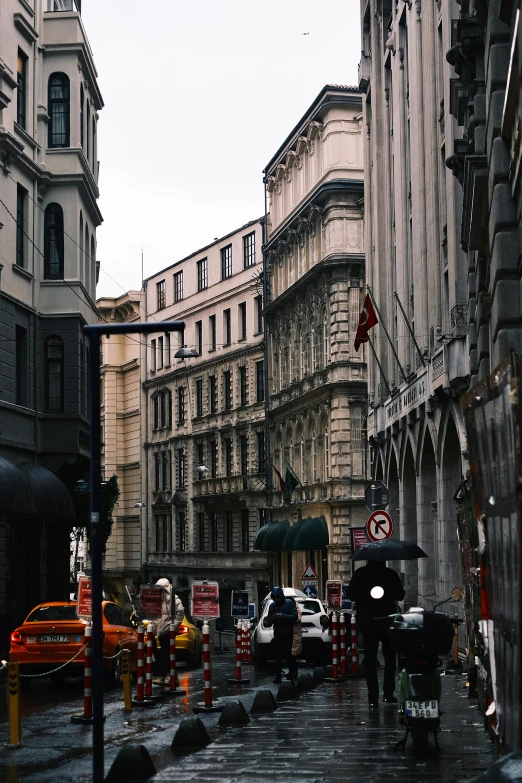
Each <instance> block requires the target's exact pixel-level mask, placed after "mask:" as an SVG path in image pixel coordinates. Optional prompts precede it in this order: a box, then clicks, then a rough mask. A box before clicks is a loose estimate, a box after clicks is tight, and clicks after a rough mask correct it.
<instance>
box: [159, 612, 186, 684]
mask: <svg viewBox="0 0 522 783" xmlns="http://www.w3.org/2000/svg"><path fill="white" fill-rule="evenodd" d="M169 663H170V668H169V685H168V688H166V689H165V691H164V693H165V694H166V695H167V696H185V695H186V693H187V691H185V690H183V688H178V675H177V674H176V626H175V625H174V623H171V624H170V628H169Z"/></svg>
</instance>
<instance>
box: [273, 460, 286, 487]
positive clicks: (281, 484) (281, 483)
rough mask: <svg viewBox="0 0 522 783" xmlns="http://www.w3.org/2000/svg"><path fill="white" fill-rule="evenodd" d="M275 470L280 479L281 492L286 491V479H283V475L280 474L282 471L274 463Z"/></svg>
mask: <svg viewBox="0 0 522 783" xmlns="http://www.w3.org/2000/svg"><path fill="white" fill-rule="evenodd" d="M274 470H275V472H276V473H277V478H278V479H279V489H280V491H281V492H284V491H285V482H284V479H283V477H282V475H281V474H280V472H279V471H278V469H277V468H276V466H275V465H274Z"/></svg>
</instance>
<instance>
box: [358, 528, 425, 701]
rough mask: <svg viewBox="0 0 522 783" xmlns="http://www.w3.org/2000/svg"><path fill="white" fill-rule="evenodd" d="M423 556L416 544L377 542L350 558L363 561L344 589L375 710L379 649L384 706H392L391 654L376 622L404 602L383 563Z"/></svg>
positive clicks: (394, 578) (393, 573)
mask: <svg viewBox="0 0 522 783" xmlns="http://www.w3.org/2000/svg"><path fill="white" fill-rule="evenodd" d="M426 556H427V555H426V554H425V553H424V552H423V551H422V549H420V548H419V547H417V545H416V544H407V542H403V541H397V540H395V541H392V540H390V539H388V540H386V541H379V542H376V543H372V544H363V545H362V546H361V547H359V548H358V549H357V551H356V552H355V553H353V554H352V558H353V560H367V561H368V562H367V564H366V565H365V566H363V567H362V568H359V569H357V571H355V572H354V574H353V576H352V579H351V581H350V584H349V585H348V597H349V598H351V600H352V601H355V604H356V607H357V625H358V628H359V631H360V633H361V634H362V638H363V646H364V673H365V677H366V685H367V687H368V703H369V706H370V707H372V708H375V707H378V706H379V681H378V679H377V652H378V650H379V644H381V646H382V654H383V657H384V682H383V691H384V702H385V703H387V704H396V703H397V698H396V697H395V696H394V690H395V653H394V651H393V648H392V645H391V641H390V638H389V636H388V631H387V629H386V628H384V627H383V625H382V621H381V622H379V621H378V620H377V618H383V617H386V616H387V615H389V614H394V612H396V611H397V606H396V603H397V601H401V600H402V599H403V598H404V595H405V590H404V587H403V584H402V582H401V579H400V577H399V575H398V573H397V572H396V571H394V570H393V568H388V567H387V566H386V561H387V560H403V559H404V560H410V559H413V558H417V557H426Z"/></svg>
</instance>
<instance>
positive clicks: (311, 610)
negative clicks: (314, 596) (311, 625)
mask: <svg viewBox="0 0 522 783" xmlns="http://www.w3.org/2000/svg"><path fill="white" fill-rule="evenodd" d="M299 603H300V605H301V611H302V613H303V614H308V615H309V614H319V612H320V611H321V604H320V603H319V601H299Z"/></svg>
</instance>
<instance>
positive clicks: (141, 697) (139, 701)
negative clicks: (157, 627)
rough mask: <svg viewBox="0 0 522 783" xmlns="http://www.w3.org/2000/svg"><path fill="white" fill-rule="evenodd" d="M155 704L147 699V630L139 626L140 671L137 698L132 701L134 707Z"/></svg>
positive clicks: (138, 673)
mask: <svg viewBox="0 0 522 783" xmlns="http://www.w3.org/2000/svg"><path fill="white" fill-rule="evenodd" d="M154 703H155V702H154V701H153V700H152V699H145V628H144V627H143V625H141V624H140V625H139V626H138V671H137V682H136V698H135V699H133V700H132V706H133V707H152V705H153V704H154Z"/></svg>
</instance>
